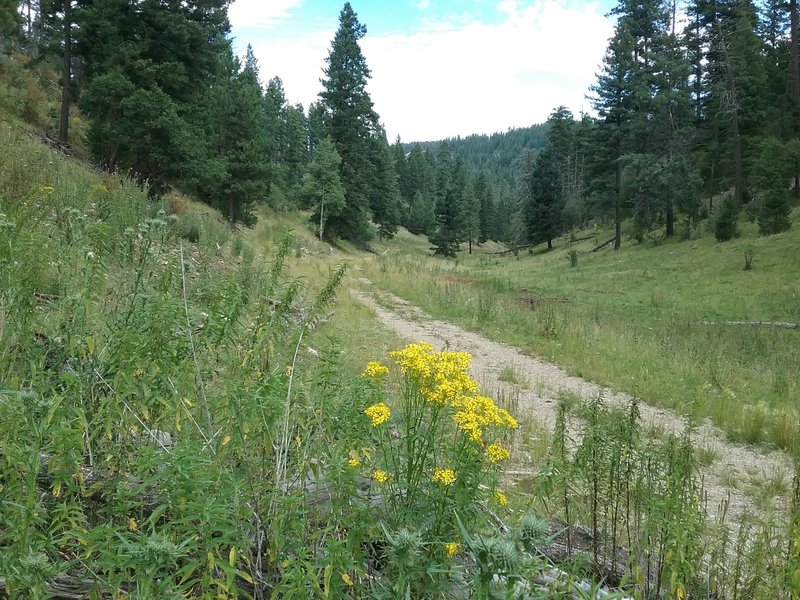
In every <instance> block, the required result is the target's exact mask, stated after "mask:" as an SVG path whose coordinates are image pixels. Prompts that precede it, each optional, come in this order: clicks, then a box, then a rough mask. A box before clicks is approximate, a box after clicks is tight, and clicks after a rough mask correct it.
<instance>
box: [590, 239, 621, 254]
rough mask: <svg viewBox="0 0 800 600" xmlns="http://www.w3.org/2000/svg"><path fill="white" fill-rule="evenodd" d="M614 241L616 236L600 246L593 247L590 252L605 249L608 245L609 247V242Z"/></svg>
mask: <svg viewBox="0 0 800 600" xmlns="http://www.w3.org/2000/svg"><path fill="white" fill-rule="evenodd" d="M615 239H617V236H614V237H612V238H611V239H610V240H608V241H606V242H603V243H602V244H598V245H597V246H595V247H594V248H592V252H597V251H598V250H600V248H605V247H606V246H608V245H609V244H610V243H611V242H613V241H614V240H615Z"/></svg>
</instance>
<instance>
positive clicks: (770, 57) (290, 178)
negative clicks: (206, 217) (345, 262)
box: [0, 0, 800, 256]
mask: <svg viewBox="0 0 800 600" xmlns="http://www.w3.org/2000/svg"><path fill="white" fill-rule="evenodd" d="M4 2H5V4H6V5H7V6H6V7H5V10H4V11H3V15H4V17H3V21H2V24H1V25H0V26H1V27H2V45H3V50H4V56H6V57H7V58H6V59H5V61H6V65H7V66H6V68H7V69H12V66H13V65H16V67H14V68H17V69H19V68H20V66H19V65H20V63H19V62H15V63H11V62H9V58H8V57H9V56H11V55H16V56H17V57H22V58H21V59H20V60H22V64H23V65H27V67H35V66H36V65H50V66H52V67H53V68H56V67H57V68H59V69H60V71H61V73H62V76H61V81H62V82H68V83H69V85H62V86H61V87H62V98H61V100H62V101H61V110H60V111H59V113H58V114H50V115H48V116H47V118H46V119H44V120H45V121H46V124H47V125H48V126H49V127H51V128H53V130H54V131H55V130H57V131H58V137H59V139H60V140H61V142H62V143H69V142H70V141H74V139H75V138H74V136H73V137H72V138H71V137H70V129H69V125H70V124H69V115H70V114H71V113H70V111H72V112H75V107H77V108H78V109H79V110H80V116H79V118H80V119H85V121H86V127H85V132H84V133H85V135H82V136H81V137H82V140H81V141H82V142H83V141H85V143H86V144H87V145H88V148H89V151H90V152H91V155H92V157H93V160H95V161H96V162H97V163H98V164H100V165H101V166H102V167H103V168H105V169H108V170H110V171H121V172H125V173H131V174H133V175H134V176H136V177H137V178H139V179H140V180H141V181H146V182H147V185H148V187H149V189H150V191H151V193H152V194H156V195H157V194H160V193H161V192H163V191H164V190H165V189H166V188H167V186H174V187H178V188H180V189H182V190H184V191H186V192H189V193H192V194H194V195H196V196H197V197H199V198H201V199H204V200H205V201H207V202H209V203H210V204H212V205H214V206H218V207H220V208H221V209H222V210H223V211H224V212H225V214H226V215H227V216H228V218H229V219H230V220H231V221H242V222H244V223H250V222H252V220H253V218H254V216H253V210H252V208H253V206H254V205H255V203H257V202H266V203H269V204H271V205H272V206H276V207H281V208H299V209H308V210H311V211H312V212H313V213H314V214H313V217H312V223H313V226H314V227H315V228H316V231H317V234H318V235H319V236H320V237H321V238H326V239H328V240H330V241H335V240H336V239H338V238H343V239H349V240H353V241H355V242H357V243H361V244H363V243H366V242H368V241H369V239H370V238H372V237H373V236H374V235H376V234H377V235H379V236H381V237H391V236H392V235H394V233H395V232H396V230H397V227H398V226H399V225H401V224H402V225H403V226H405V227H406V228H408V229H409V230H410V231H412V232H415V233H423V234H426V235H428V236H429V237H430V239H431V242H432V244H433V247H434V248H435V252H436V253H437V254H440V255H445V256H452V255H453V254H454V253H455V252H457V251H458V250H459V249H460V248H461V244H462V243H465V242H466V243H468V245H469V246H470V247H471V244H472V243H481V242H483V241H485V240H487V239H494V240H498V241H503V242H505V243H506V244H508V245H511V246H520V245H524V244H531V243H534V244H535V243H540V242H548V244H550V243H552V240H553V238H554V237H557V236H558V235H560V234H562V233H564V232H567V231H570V230H571V229H574V228H578V227H582V226H585V225H587V224H589V223H591V222H595V221H607V220H613V221H614V222H615V223H616V229H617V232H616V234H615V240H614V245H615V247H619V246H620V244H621V243H622V222H623V221H626V220H630V223H631V226H630V229H631V233H632V235H633V237H634V238H636V239H637V240H639V241H641V240H643V239H644V237H645V236H648V235H651V232H653V230H655V229H656V228H657V227H659V226H661V227H663V231H664V235H665V236H671V235H674V234H675V232H676V227H677V226H678V225H680V226H681V228H682V229H681V231H682V232H683V235H685V236H691V235H692V230H693V228H696V227H697V226H698V224H699V223H700V221H702V220H703V219H705V218H707V217H708V218H710V219H711V221H710V227H711V228H712V230H713V231H714V233H715V235H716V236H717V238H718V239H719V240H720V241H724V240H727V239H730V238H732V237H733V236H735V235H736V231H737V229H736V223H737V220H738V219H739V218H740V215H741V214H742V212H743V211H744V214H745V215H746V217H747V218H749V219H757V220H758V222H759V224H760V228H761V231H762V233H764V234H771V233H776V232H779V231H781V230H783V229H786V228H787V227H789V226H790V219H789V210H790V204H791V201H792V198H796V197H797V193H798V190H800V186H798V185H797V179H798V170H800V167H798V165H799V164H800V144H798V141H797V139H798V132H800V108H798V106H799V105H800V84H799V83H798V73H797V72H798V58H797V45H798V44H797V31H796V30H797V15H796V13H797V6H796V3H795V2H793V1H792V2H788V3H785V2H780V1H778V0H763V1H762V2H759V3H755V2H753V1H752V0H724V1H718V2H707V1H705V0H692V1H689V2H686V3H683V4H680V5H679V4H678V3H677V1H673V2H668V1H667V0H648V1H646V2H630V1H628V0H621V1H620V3H619V4H618V6H617V7H616V8H615V9H614V10H613V11H612V16H613V17H614V18H615V19H616V27H615V30H614V35H613V37H612V38H611V40H610V41H609V45H608V49H607V52H606V55H605V57H604V58H603V60H602V65H601V66H600V69H599V72H598V74H597V80H596V82H595V83H594V84H593V85H592V86H591V88H590V89H589V90H587V95H588V97H589V99H590V101H591V105H592V108H593V110H594V113H593V114H592V115H578V116H576V115H573V114H571V113H570V111H569V110H567V109H566V108H564V107H562V106H558V99H557V98H554V99H553V103H554V109H553V112H552V114H551V116H550V118H549V119H548V121H547V123H545V124H542V125H534V126H531V127H528V128H519V129H511V130H509V131H507V132H505V133H496V134H493V135H490V136H488V135H472V136H466V137H463V138H460V137H459V138H455V139H449V140H444V141H443V142H424V143H419V144H403V143H402V142H401V140H400V139H398V140H397V141H396V143H395V144H394V145H392V146H390V145H389V143H388V142H387V140H386V135H385V132H384V129H383V126H382V124H381V122H380V116H379V115H378V114H377V113H376V112H375V110H374V108H373V104H372V101H371V99H370V96H369V92H368V82H369V79H370V76H371V73H370V69H369V67H368V65H367V64H366V61H365V59H364V56H363V54H362V52H361V49H360V46H359V40H360V39H361V38H362V37H363V36H364V35H366V27H365V26H364V25H363V24H362V23H360V22H359V20H358V16H357V14H356V13H355V11H354V10H353V8H352V7H351V6H350V4H349V3H348V4H346V5H345V7H344V9H343V10H342V12H341V15H340V27H339V30H338V31H337V32H336V33H335V36H334V37H333V40H332V43H331V48H330V53H329V56H328V58H327V59H326V62H325V65H324V75H325V76H324V78H323V85H324V90H323V92H322V93H321V94H320V96H319V98H318V100H317V101H316V102H314V103H312V104H311V105H310V106H308V107H303V106H300V105H290V104H289V103H288V102H287V101H286V94H285V92H284V90H283V85H282V82H281V80H280V79H279V78H277V77H273V78H271V79H269V80H268V83H267V84H266V86H262V84H261V81H262V78H263V79H265V78H266V77H265V76H264V74H262V73H260V71H259V65H258V64H257V62H256V59H255V57H254V55H253V53H252V50H251V49H249V48H248V51H247V52H246V54H245V56H244V57H243V59H239V58H237V57H235V56H234V53H233V50H232V44H231V39H230V26H229V23H228V20H227V2H225V1H223V0H206V1H203V2H183V3H169V2H156V1H143V2H137V3H130V2H125V1H122V0H96V1H88V0H70V1H65V0H39V1H38V2H35V1H32V0H26V1H24V2H16V1H13V0H4ZM18 77H21V76H18ZM11 100H13V98H10V97H9V101H11ZM23 101H24V99H23ZM540 150H542V151H541V152H539V151H540ZM328 187H329V188H330V193H325V192H323V190H325V189H327V188H328ZM791 190H793V191H791ZM790 191H791V192H790Z"/></svg>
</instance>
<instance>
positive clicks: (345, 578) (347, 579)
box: [342, 573, 353, 587]
mask: <svg viewBox="0 0 800 600" xmlns="http://www.w3.org/2000/svg"><path fill="white" fill-rule="evenodd" d="M342 581H344V582H345V584H347V585H349V586H351V587H352V585H353V580H352V579H351V578H350V575H348V574H347V573H342Z"/></svg>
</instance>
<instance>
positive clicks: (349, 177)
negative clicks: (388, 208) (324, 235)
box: [320, 2, 379, 242]
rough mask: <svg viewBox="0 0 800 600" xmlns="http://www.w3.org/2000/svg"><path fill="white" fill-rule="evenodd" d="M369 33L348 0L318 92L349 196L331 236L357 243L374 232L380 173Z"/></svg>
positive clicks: (332, 221)
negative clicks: (373, 202)
mask: <svg viewBox="0 0 800 600" xmlns="http://www.w3.org/2000/svg"><path fill="white" fill-rule="evenodd" d="M366 31H367V30H366V27H365V26H364V25H362V24H361V23H360V22H359V20H358V16H357V15H356V13H355V12H354V11H353V8H352V6H350V3H349V2H346V3H345V5H344V8H343V9H342V11H341V13H340V14H339V29H338V30H337V31H336V35H335V36H334V39H333V43H332V44H331V50H330V54H329V55H328V58H327V59H326V63H327V67H326V68H325V69H324V73H325V78H324V79H322V85H323V91H322V92H321V93H320V99H321V103H322V105H323V106H324V108H325V116H326V121H327V127H328V131H329V133H330V136H331V139H332V140H333V143H334V144H335V145H336V150H337V151H338V153H339V155H340V156H341V159H342V163H341V166H340V174H341V179H342V184H343V185H344V189H345V198H346V203H345V207H344V209H343V210H342V213H341V214H340V215H335V216H331V219H330V220H329V221H328V231H329V234H330V235H331V236H332V237H343V238H345V239H349V240H352V241H355V242H365V241H367V240H368V239H369V238H370V237H371V235H372V229H371V227H370V224H369V196H370V190H369V185H370V183H371V182H374V181H375V180H376V174H375V172H374V165H373V164H372V162H371V161H370V144H371V141H370V139H371V138H372V136H373V135H375V134H376V132H377V131H378V129H379V124H378V115H377V113H376V112H375V111H374V110H373V108H372V100H371V99H370V97H369V93H368V92H367V90H366V85H367V80H368V79H369V78H370V71H369V68H368V67H367V63H366V60H365V59H364V55H363V54H362V52H361V48H360V46H359V44H358V41H359V40H360V39H361V38H362V37H364V35H365V34H366Z"/></svg>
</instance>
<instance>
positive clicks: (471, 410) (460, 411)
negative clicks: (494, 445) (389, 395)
mask: <svg viewBox="0 0 800 600" xmlns="http://www.w3.org/2000/svg"><path fill="white" fill-rule="evenodd" d="M391 356H392V358H393V359H394V361H395V363H397V365H398V366H399V367H400V370H401V372H402V373H403V374H404V375H406V376H408V377H411V378H412V379H413V380H414V381H415V382H416V384H417V385H418V386H419V389H420V392H421V394H422V395H423V397H424V398H425V399H426V400H428V401H430V402H433V403H435V404H438V405H440V406H449V407H451V408H454V409H455V410H456V412H455V414H453V419H454V420H455V422H456V425H457V426H458V428H459V429H460V430H461V431H463V432H464V434H465V435H466V436H467V437H468V438H469V439H470V440H472V441H473V442H475V443H476V444H481V445H483V443H484V440H483V434H484V430H485V429H486V428H487V427H490V426H493V425H496V426H500V427H508V428H510V429H516V427H517V426H518V424H517V421H516V420H515V419H514V417H512V416H511V415H510V414H509V412H508V411H507V410H505V409H503V408H500V407H499V406H497V405H496V404H495V403H494V401H493V400H492V399H491V398H487V397H486V396H481V395H479V394H477V393H476V392H477V391H478V383H477V382H476V381H475V380H474V379H472V378H471V377H470V376H469V375H468V374H467V370H468V369H469V365H470V361H471V360H472V357H471V356H470V355H469V354H468V353H466V352H447V351H444V352H436V351H435V350H434V349H433V346H431V345H430V344H428V343H426V342H419V343H418V344H409V345H408V346H406V347H405V348H404V349H403V350H397V351H395V352H392V353H391ZM506 452H508V451H506ZM494 456H496V457H497V456H500V455H499V454H497V453H495V454H494ZM505 458H508V457H507V456H506V457H505ZM497 460H504V459H503V458H498V459H497ZM493 462H495V461H493Z"/></svg>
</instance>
